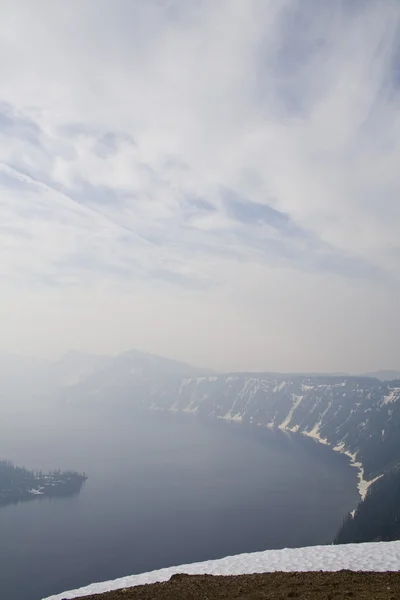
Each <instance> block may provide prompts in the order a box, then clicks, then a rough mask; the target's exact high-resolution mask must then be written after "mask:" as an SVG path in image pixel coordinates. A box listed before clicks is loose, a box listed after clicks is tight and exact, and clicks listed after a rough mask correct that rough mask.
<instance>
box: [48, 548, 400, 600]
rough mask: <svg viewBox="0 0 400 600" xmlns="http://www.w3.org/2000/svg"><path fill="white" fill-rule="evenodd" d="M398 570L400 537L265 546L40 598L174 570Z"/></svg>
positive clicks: (96, 590)
mask: <svg viewBox="0 0 400 600" xmlns="http://www.w3.org/2000/svg"><path fill="white" fill-rule="evenodd" d="M341 569H349V570H351V571H398V570H400V541H397V542H372V543H363V544H343V545H339V546H311V547H308V548H285V549H284V550H266V551H265V552H253V553H251V554H238V555H237V556H229V557H227V558H222V559H220V560H208V561H205V562H200V563H193V564H191V565H181V566H178V567H169V568H167V569H160V570H158V571H151V572H150V573H142V574H141V575H131V576H130V577H121V578H120V579H115V580H114V581H104V582H102V583H93V584H92V585H88V586H86V587H82V588H79V589H76V590H71V591H69V592H63V593H61V594H56V595H54V596H49V597H48V598H45V599H43V600H63V599H64V600H70V599H71V598H78V597H80V596H90V595H92V594H102V593H104V592H110V591H112V590H118V589H124V588H128V587H133V586H136V585H145V584H150V583H156V582H159V581H168V579H170V577H171V576H172V575H175V574H176V573H187V574H189V575H199V574H206V573H207V574H212V575H243V574H251V573H272V572H274V571H285V572H299V571H340V570H341Z"/></svg>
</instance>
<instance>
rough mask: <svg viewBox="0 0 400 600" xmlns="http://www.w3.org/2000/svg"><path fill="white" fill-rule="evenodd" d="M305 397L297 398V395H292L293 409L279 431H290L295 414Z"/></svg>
mask: <svg viewBox="0 0 400 600" xmlns="http://www.w3.org/2000/svg"><path fill="white" fill-rule="evenodd" d="M303 398H304V396H296V394H292V402H293V404H292V408H291V409H290V410H289V412H288V414H287V415H286V419H284V420H283V421H282V423H281V424H280V425H279V426H278V427H279V429H288V425H289V423H290V421H291V420H292V417H293V413H294V411H295V410H296V408H297V407H298V405H299V404H300V402H301V401H302V400H303Z"/></svg>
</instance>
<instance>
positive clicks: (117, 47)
mask: <svg viewBox="0 0 400 600" xmlns="http://www.w3.org/2000/svg"><path fill="white" fill-rule="evenodd" d="M0 12H1V19H0V69H1V70H0V75H1V78H0V285H1V288H0V353H4V352H23V353H32V354H37V355H43V356H58V355H59V354H61V353H62V352H64V351H66V350H68V349H69V348H75V349H80V350H88V351H95V352H96V351H97V352H112V353H114V352H118V351H122V350H125V349H127V348H130V347H136V348H138V349H143V350H147V351H150V352H155V353H158V354H165V355H168V356H171V357H175V358H181V359H184V360H187V361H189V362H192V363H197V364H199V365H207V366H211V367H214V368H218V369H255V370H261V369H263V370H285V371H288V370H313V371H316V370H346V371H348V370H350V371H363V370H367V369H375V368H383V367H387V368H394V367H399V365H400V335H399V323H400V322H399V310H400V309H399V307H400V2H399V0H347V1H346V0H343V1H341V0H329V1H325V2H324V1H321V0H298V1H296V0H137V1H135V0H68V1H67V0H65V1H60V0H35V1H32V0H0Z"/></svg>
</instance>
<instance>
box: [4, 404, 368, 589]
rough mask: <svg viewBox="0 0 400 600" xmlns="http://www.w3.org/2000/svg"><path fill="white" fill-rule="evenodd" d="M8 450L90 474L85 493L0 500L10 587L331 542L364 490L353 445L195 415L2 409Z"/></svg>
mask: <svg viewBox="0 0 400 600" xmlns="http://www.w3.org/2000/svg"><path fill="white" fill-rule="evenodd" d="M0 457H4V458H8V459H11V460H13V461H14V462H15V463H16V464H19V465H23V466H26V467H39V468H42V469H48V468H55V467H60V468H71V469H76V470H80V471H85V472H86V473H87V474H88V475H89V479H88V481H87V482H86V484H85V486H84V488H83V489H82V491H81V493H80V494H79V495H78V496H75V497H71V498H61V499H52V500H50V499H42V500H39V499H38V500H34V501H32V502H28V503H20V504H18V505H16V506H8V507H5V508H0V586H1V591H2V597H4V598H7V600H39V599H40V598H42V597H44V596H47V595H50V594H53V593H58V592H61V591H64V590H66V589H71V588H75V587H78V586H82V585H85V584H88V583H91V582H94V581H101V580H106V579H113V578H116V577H121V576H123V575H128V574H133V573H138V572H142V571H148V570H152V569H158V568H161V567H166V566H170V565H174V564H181V563H187V562H193V561H199V560H205V559H212V558H219V557H223V556H226V555H230V554H236V553H240V552H248V551H256V550H263V549H267V548H282V547H285V546H301V545H307V544H317V543H326V542H329V541H330V540H331V539H332V537H333V535H334V534H335V532H336V530H337V528H338V526H339V524H340V522H341V519H342V517H343V515H344V514H345V513H346V512H347V511H349V510H352V509H353V508H354V507H355V505H356V503H357V502H358V494H357V491H356V471H355V469H352V468H350V467H349V466H348V463H347V460H346V459H345V457H343V456H340V455H337V454H336V453H333V452H331V451H330V450H329V449H327V448H324V447H322V446H319V445H317V444H315V443H314V442H313V441H312V440H308V439H304V438H302V437H301V436H296V435H293V436H288V435H285V434H283V433H273V432H270V431H264V430H262V431H261V430H260V428H254V429H253V428H246V427H245V426H243V425H235V424H226V423H221V422H212V421H203V422H202V421H200V420H198V419H196V418H195V417H192V416H179V415H168V414H167V415H161V414H151V413H147V414H141V415H136V416H134V415H131V416H129V417H127V416H126V415H125V417H122V416H121V415H120V416H114V417H113V418H111V417H110V416H109V415H102V414H97V415H96V416H93V415H82V414H81V415H79V416H78V415H73V414H64V415H59V416H57V417H55V418H46V419H44V418H43V417H40V418H34V417H29V418H27V419H26V421H25V422H21V421H18V427H17V428H16V426H15V423H10V422H7V419H6V420H4V419H2V420H0Z"/></svg>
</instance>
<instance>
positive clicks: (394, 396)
mask: <svg viewBox="0 0 400 600" xmlns="http://www.w3.org/2000/svg"><path fill="white" fill-rule="evenodd" d="M389 389H390V392H389V394H388V395H387V396H384V398H383V402H382V404H391V403H392V402H396V401H397V400H399V398H400V388H389Z"/></svg>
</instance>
